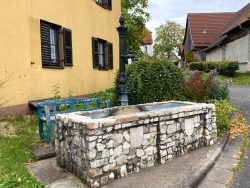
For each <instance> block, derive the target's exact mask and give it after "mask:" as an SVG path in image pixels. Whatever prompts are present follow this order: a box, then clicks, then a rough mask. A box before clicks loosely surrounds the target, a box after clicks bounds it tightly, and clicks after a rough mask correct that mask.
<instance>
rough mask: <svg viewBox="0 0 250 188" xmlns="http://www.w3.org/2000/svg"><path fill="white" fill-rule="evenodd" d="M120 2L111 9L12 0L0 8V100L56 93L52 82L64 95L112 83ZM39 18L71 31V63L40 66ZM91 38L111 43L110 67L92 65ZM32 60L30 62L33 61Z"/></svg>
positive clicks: (60, 0) (84, 1) (88, 3)
mask: <svg viewBox="0 0 250 188" xmlns="http://www.w3.org/2000/svg"><path fill="white" fill-rule="evenodd" d="M120 14H121V1H120V0H113V1H112V10H111V11H109V10H106V9H104V8H102V7H101V6H99V5H97V4H96V2H95V0H73V1H72V0H71V1H70V0H10V1H4V3H2V6H0V18H1V19H0V36H1V40H0V41H1V42H0V51H1V55H0V82H1V81H4V82H5V84H4V86H2V88H1V89H0V100H3V99H4V100H5V106H11V105H19V104H25V103H27V102H28V101H31V100H37V99H44V98H50V97H53V96H54V92H53V89H54V85H58V86H59V87H60V91H61V95H62V97H67V94H68V91H69V90H72V91H73V95H75V96H78V95H85V94H90V93H94V92H98V91H101V90H104V89H106V88H109V87H112V86H113V83H114V78H115V73H116V71H117V69H118V55H119V43H118V42H119V38H118V33H117V31H116V27H118V26H119V22H118V21H119V17H120ZM40 20H46V21H48V22H50V23H54V24H58V25H60V26H62V27H65V28H68V29H71V30H72V37H73V41H72V47H73V64H74V66H73V67H65V68H64V69H48V68H42V62H41V39H40ZM92 37H97V38H102V39H105V40H107V41H109V42H111V43H113V48H114V51H113V53H114V69H113V70H109V71H100V70H97V69H93V68H92V67H93V65H92ZM31 62H34V64H31Z"/></svg>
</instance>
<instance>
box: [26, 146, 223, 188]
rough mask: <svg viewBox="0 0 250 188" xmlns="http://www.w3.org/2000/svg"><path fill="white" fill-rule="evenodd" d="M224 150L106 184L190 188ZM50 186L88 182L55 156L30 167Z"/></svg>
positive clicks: (206, 150) (59, 187) (123, 187)
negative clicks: (56, 160)
mask: <svg viewBox="0 0 250 188" xmlns="http://www.w3.org/2000/svg"><path fill="white" fill-rule="evenodd" d="M220 150H221V144H220V143H217V144H215V145H214V146H211V147H204V148H202V149H199V150H196V151H193V152H190V153H188V154H186V155H184V156H182V157H179V158H177V159H175V160H173V161H171V162H168V163H166V164H164V165H156V166H154V167H152V168H147V169H144V170H143V171H141V172H139V173H135V174H132V175H128V176H127V177H125V178H121V179H118V180H116V181H114V182H113V183H111V184H109V185H107V186H106V188H151V187H155V188H170V187H171V188H176V187H178V188H179V187H188V185H190V183H192V182H193V181H194V177H197V176H196V175H197V173H198V175H200V174H201V171H203V170H204V168H206V167H207V166H208V164H210V163H212V162H213V160H211V159H213V158H215V156H217V155H218V152H219V151H220ZM28 169H29V171H30V172H31V173H32V174H34V175H35V177H36V178H38V179H39V180H40V181H41V182H43V183H44V184H45V185H46V187H50V188H66V187H67V188H76V187H79V188H85V187H87V186H86V185H83V184H81V182H80V181H79V180H78V179H77V178H76V177H75V176H74V175H72V174H71V173H67V172H66V171H64V170H63V169H60V168H58V167H57V166H56V162H55V158H52V159H47V160H42V161H38V162H36V163H32V164H30V165H29V166H28Z"/></svg>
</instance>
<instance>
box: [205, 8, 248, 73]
mask: <svg viewBox="0 0 250 188" xmlns="http://www.w3.org/2000/svg"><path fill="white" fill-rule="evenodd" d="M249 19H250V3H249V4H247V5H246V6H245V7H243V8H242V9H241V10H239V11H238V12H237V13H235V14H234V16H233V17H232V18H231V19H230V20H229V22H228V23H227V24H225V26H224V28H223V29H222V30H221V31H220V33H219V36H218V37H217V38H216V39H215V40H214V41H213V43H212V44H211V45H210V46H209V47H208V48H206V49H205V50H204V52H206V60H207V61H225V60H230V61H239V63H240V71H241V72H246V71H250V35H249V32H250V20H249Z"/></svg>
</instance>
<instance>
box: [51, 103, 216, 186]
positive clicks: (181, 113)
mask: <svg viewBox="0 0 250 188" xmlns="http://www.w3.org/2000/svg"><path fill="white" fill-rule="evenodd" d="M187 104H189V105H188V106H184V107H181V108H173V109H165V110H159V111H150V112H140V113H133V114H125V115H118V116H114V117H110V118H104V119H91V118H89V117H85V116H82V114H79V113H71V114H64V115H58V116H57V117H56V119H57V126H56V141H55V145H56V154H57V163H58V165H59V166H60V167H62V168H66V169H67V170H68V171H70V172H73V173H74V174H75V175H77V176H78V177H79V178H80V179H81V180H82V181H84V182H87V184H88V185H89V186H90V187H99V186H101V185H105V184H107V183H109V182H111V181H113V180H114V179H115V178H120V177H124V176H126V175H128V174H130V173H133V172H138V171H140V170H141V169H143V168H146V167H151V166H154V165H155V164H156V162H159V163H161V164H163V163H165V162H166V161H167V160H172V159H173V158H175V157H177V156H179V155H182V154H184V153H186V152H188V151H189V150H194V149H197V148H199V147H201V146H203V145H212V144H214V143H215V141H216V138H217V136H216V135H217V134H216V132H217V131H216V124H215V120H216V118H215V107H214V105H210V104H199V105H194V104H192V103H187ZM190 104H192V105H190ZM99 111H103V110H99ZM106 111H107V110H106ZM85 115H86V114H85Z"/></svg>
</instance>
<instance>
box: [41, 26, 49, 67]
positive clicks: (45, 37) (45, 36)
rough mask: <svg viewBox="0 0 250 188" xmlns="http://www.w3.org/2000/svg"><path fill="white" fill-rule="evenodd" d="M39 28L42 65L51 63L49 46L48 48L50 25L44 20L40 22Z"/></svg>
mask: <svg viewBox="0 0 250 188" xmlns="http://www.w3.org/2000/svg"><path fill="white" fill-rule="evenodd" d="M40 30H41V50H42V65H44V66H47V65H50V63H51V51H50V50H51V48H50V25H49V24H48V23H46V22H43V21H41V22H40Z"/></svg>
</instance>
